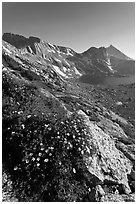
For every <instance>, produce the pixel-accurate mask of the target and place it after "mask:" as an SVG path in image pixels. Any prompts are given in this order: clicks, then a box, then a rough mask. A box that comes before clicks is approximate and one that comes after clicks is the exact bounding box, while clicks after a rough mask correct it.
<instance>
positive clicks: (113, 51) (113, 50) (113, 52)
mask: <svg viewBox="0 0 137 204" xmlns="http://www.w3.org/2000/svg"><path fill="white" fill-rule="evenodd" d="M106 50H107V53H108V55H109V56H110V57H116V58H119V59H122V60H131V58H130V57H128V56H127V55H125V54H124V53H122V52H121V51H120V50H118V49H117V48H116V47H114V46H113V45H110V46H109V47H106Z"/></svg>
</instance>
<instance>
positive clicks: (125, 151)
mask: <svg viewBox="0 0 137 204" xmlns="http://www.w3.org/2000/svg"><path fill="white" fill-rule="evenodd" d="M2 39H3V41H2V168H3V184H2V185H3V186H2V187H3V189H2V190H3V192H2V193H3V201H10V202H11V201H13V202H16V201H18V202H96V201H97V202H108V201H112V202H113V201H115V202H124V201H125V202H126V201H135V113H134V109H135V97H134V89H135V84H134V83H130V84H126V85H121V86H112V87H103V86H102V85H99V86H96V85H95V83H96V84H100V81H101V80H102V79H103V78H105V79H111V80H110V81H111V82H112V81H113V80H115V78H117V77H119V79H120V80H121V79H122V77H125V78H126V76H127V77H128V76H130V75H133V76H134V72H135V67H134V66H135V62H134V60H132V59H130V58H129V57H127V56H126V55H124V54H123V53H122V52H120V51H119V50H117V49H116V48H115V47H113V46H112V45H111V46H110V47H108V48H105V47H100V48H95V47H91V48H89V49H88V50H87V51H85V52H83V53H76V52H75V51H74V50H72V49H71V48H68V47H63V46H57V45H52V44H50V43H47V42H45V41H43V40H41V39H39V38H36V37H29V38H26V37H23V36H21V35H15V34H11V33H5V34H4V35H3V37H2ZM83 80H85V83H83ZM97 82H98V83H97Z"/></svg>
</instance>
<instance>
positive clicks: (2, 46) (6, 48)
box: [2, 45, 11, 54]
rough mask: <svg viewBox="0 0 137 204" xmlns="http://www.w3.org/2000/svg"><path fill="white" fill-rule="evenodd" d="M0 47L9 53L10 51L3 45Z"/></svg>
mask: <svg viewBox="0 0 137 204" xmlns="http://www.w3.org/2000/svg"><path fill="white" fill-rule="evenodd" d="M2 48H3V49H4V50H5V51H6V52H7V53H9V54H11V51H9V50H8V49H7V48H6V47H5V46H3V45H2Z"/></svg>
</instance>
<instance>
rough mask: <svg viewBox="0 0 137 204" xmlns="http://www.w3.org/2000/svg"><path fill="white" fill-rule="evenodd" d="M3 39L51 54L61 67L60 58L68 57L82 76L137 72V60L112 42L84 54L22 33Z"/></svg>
mask: <svg viewBox="0 0 137 204" xmlns="http://www.w3.org/2000/svg"><path fill="white" fill-rule="evenodd" d="M3 40H4V41H5V42H8V43H10V44H11V45H12V46H15V47H16V48H17V49H21V50H22V49H25V48H26V53H27V52H28V53H31V54H33V55H36V56H41V57H43V58H44V56H45V55H48V56H49V55H50V57H51V60H53V61H54V63H55V64H57V66H58V67H59V69H60V66H61V65H60V63H59V60H60V59H61V58H64V60H67V62H66V63H68V64H71V65H72V66H73V67H75V68H76V69H77V73H79V76H80V75H87V76H89V75H90V76H92V78H97V77H105V76H119V75H134V74H135V61H134V60H133V59H131V58H129V57H128V56H126V55H125V54H123V53H122V52H121V51H119V50H118V49H117V48H115V47H114V46H112V45H110V46H109V47H107V48H105V47H100V48H95V47H91V48H89V49H88V50H87V51H85V52H83V53H76V52H75V51H73V50H72V49H70V48H67V47H61V46H55V45H51V44H49V43H46V42H44V41H42V40H40V39H39V38H36V37H29V38H25V37H23V36H21V35H15V34H11V33H5V34H4V35H3ZM68 77H69V76H68ZM92 78H91V83H92Z"/></svg>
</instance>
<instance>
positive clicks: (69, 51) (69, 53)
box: [67, 48, 73, 56]
mask: <svg viewBox="0 0 137 204" xmlns="http://www.w3.org/2000/svg"><path fill="white" fill-rule="evenodd" d="M67 55H71V56H73V54H72V53H71V49H69V48H67Z"/></svg>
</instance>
